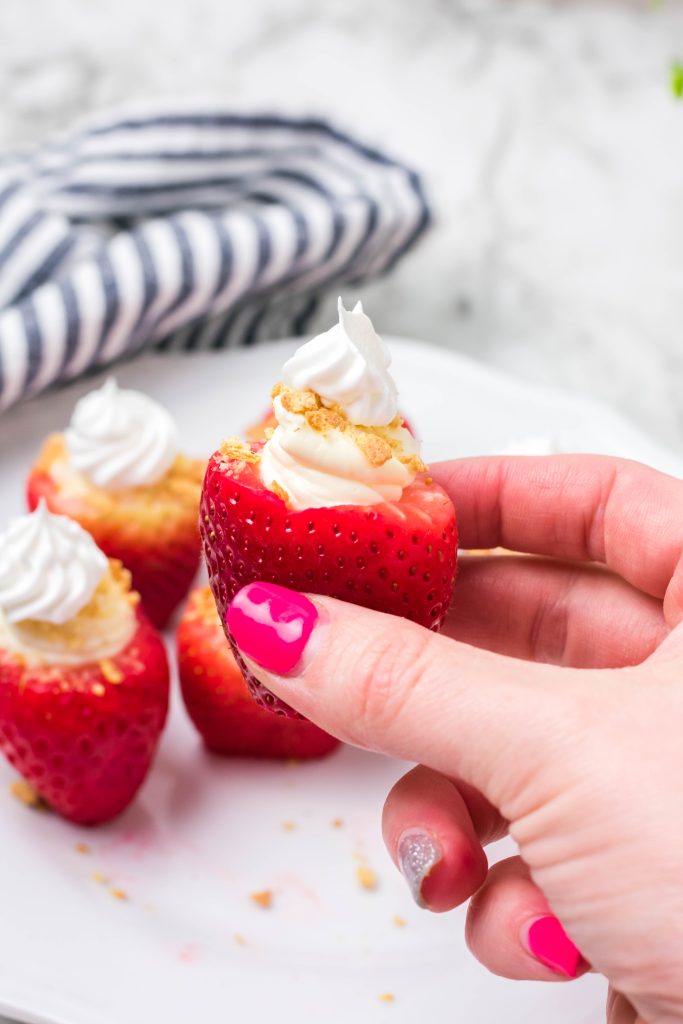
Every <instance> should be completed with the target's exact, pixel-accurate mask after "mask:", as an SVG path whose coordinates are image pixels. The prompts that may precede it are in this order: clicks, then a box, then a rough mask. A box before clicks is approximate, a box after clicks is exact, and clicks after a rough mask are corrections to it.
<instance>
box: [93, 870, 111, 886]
mask: <svg viewBox="0 0 683 1024" xmlns="http://www.w3.org/2000/svg"><path fill="white" fill-rule="evenodd" d="M90 877H91V878H92V880H93V882H97V884H98V885H106V884H107V882H108V881H109V879H108V878H107V876H106V875H105V874H104V872H102V871H93V873H92V875H91V876H90Z"/></svg>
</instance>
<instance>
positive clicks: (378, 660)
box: [352, 625, 433, 737]
mask: <svg viewBox="0 0 683 1024" xmlns="http://www.w3.org/2000/svg"><path fill="white" fill-rule="evenodd" d="M432 640H433V634H431V633H429V632H428V631H427V630H422V629H420V628H419V627H417V626H412V625H411V628H410V629H405V628H404V627H403V626H401V628H400V631H399V633H398V635H397V634H395V633H394V632H389V633H386V634H382V635H381V636H375V637H373V638H372V639H371V640H370V641H369V642H368V643H367V644H365V645H363V648H362V650H361V651H360V652H359V654H358V656H357V663H356V671H355V673H354V675H355V683H356V685H355V690H356V693H355V701H354V705H355V715H354V720H353V724H352V728H353V730H354V733H355V734H356V735H359V736H361V737H362V736H365V735H368V734H369V735H372V736H377V735H378V734H382V733H385V732H389V731H396V729H397V727H398V726H399V724H400V722H401V720H403V719H404V718H405V716H406V715H407V714H408V713H409V709H410V708H412V707H413V706H414V702H415V700H416V698H417V695H418V693H419V690H420V689H421V687H422V685H423V683H424V679H425V677H426V675H427V673H428V671H429V664H430V653H431V642H432Z"/></svg>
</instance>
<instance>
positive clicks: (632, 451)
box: [0, 340, 683, 1024]
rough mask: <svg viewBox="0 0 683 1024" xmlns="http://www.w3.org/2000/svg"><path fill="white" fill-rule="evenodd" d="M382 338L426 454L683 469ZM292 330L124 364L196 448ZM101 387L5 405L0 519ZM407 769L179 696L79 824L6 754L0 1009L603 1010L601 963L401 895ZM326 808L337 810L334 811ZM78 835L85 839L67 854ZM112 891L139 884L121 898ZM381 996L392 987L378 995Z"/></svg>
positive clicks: (485, 375)
mask: <svg viewBox="0 0 683 1024" xmlns="http://www.w3.org/2000/svg"><path fill="white" fill-rule="evenodd" d="M391 344H392V349H393V352H394V366H395V373H396V378H397V380H398V383H399V387H400V389H401V393H402V407H403V408H404V409H405V411H406V412H407V413H408V414H409V416H410V418H411V420H412V421H413V423H414V424H415V425H416V427H417V429H418V431H419V433H420V434H421V435H422V436H423V437H424V438H425V453H426V456H427V457H428V458H432V459H435V458H442V457H447V456H449V455H467V454H474V453H480V452H489V451H493V450H495V449H496V448H499V447H501V446H503V445H505V444H506V443H508V442H510V441H511V440H513V439H520V438H524V437H525V436H527V435H548V434H550V435H554V436H556V437H558V438H559V439H560V440H561V443H562V445H563V446H564V447H565V448H569V449H574V450H583V451H602V452H609V453H614V454H622V455H630V456H632V457H635V458H638V459H641V460H643V461H646V462H650V463H652V464H654V465H657V466H659V467H661V468H663V469H666V470H668V471H669V472H674V473H676V474H679V475H683V465H682V464H681V462H680V461H679V460H677V459H676V458H675V457H674V456H673V455H670V454H669V453H667V452H665V451H663V450H662V449H660V448H659V447H657V446H656V445H654V444H652V443H651V442H649V441H648V440H647V439H646V438H645V437H643V436H642V435H641V434H640V433H639V432H638V431H637V430H636V429H635V428H633V427H632V426H630V425H629V424H628V423H626V422H625V421H624V420H623V419H621V417H619V416H618V415H616V414H615V413H613V412H610V411H609V410H607V409H604V408H601V407H599V406H597V405H595V404H593V403H592V402H588V401H583V400H580V399H577V398H574V397H566V396H563V395H559V394H549V393H548V392H547V391H539V390H536V389H533V388H531V387H529V386H527V385H524V384H521V383H519V382H517V381H515V380H512V379H509V378H506V377H503V376H501V375H499V374H495V373H492V372H490V371H489V370H487V369H485V368H483V367H482V366H480V365H478V364H475V363H473V362H470V361H468V360H465V359H463V358H460V357H456V356H454V355H451V354H449V353H446V352H444V351H442V350H437V349H433V348H430V347H428V346H425V345H423V344H418V343H416V342H409V341H398V340H397V341H395V342H392V343H391ZM290 345H291V343H289V342H282V343H278V344H277V345H269V346H262V347H259V348H257V349H255V350H253V351H235V352H227V353H221V354H217V355H208V354H207V355H204V354H195V355H192V356H173V355H168V356H164V357H154V356H152V357H145V358H143V359H140V360H138V361H136V362H134V363H131V364H129V365H126V366H124V367H121V368H120V369H119V370H118V372H117V376H118V378H119V380H120V381H121V383H122V384H124V385H130V386H135V387H140V388H142V389H143V390H145V391H148V392H149V393H150V394H152V395H154V396H156V397H157V398H159V399H160V400H161V401H162V402H164V403H165V404H166V405H167V406H168V407H169V408H170V409H171V410H172V411H173V413H174V415H175V416H176V418H177V421H178V424H179V426H180V429H181V434H182V437H183V440H184V446H185V448H186V450H187V451H188V452H191V453H194V454H198V455H199V454H208V453H209V452H210V451H211V450H212V449H213V448H214V447H215V446H216V445H217V442H218V441H219V440H220V439H221V438H222V437H224V436H226V435H228V434H230V433H236V432H239V431H240V430H241V429H242V428H243V427H244V426H245V425H246V424H248V423H249V422H251V421H253V420H254V419H255V418H257V417H258V416H259V415H260V413H261V412H262V411H263V410H264V409H265V408H266V406H267V401H268V392H269V388H270V385H271V383H272V382H273V381H274V380H276V379H277V376H278V371H279V368H280V366H281V364H282V361H283V358H284V356H285V354H286V353H287V351H288V347H289V346H290ZM93 383H94V382H93V381H92V380H90V381H88V382H87V383H82V382H81V383H79V384H77V385H75V386H73V387H71V388H69V389H68V390H65V391H61V392H59V393H55V394H52V395H50V396H48V397H46V398H43V399H42V400H40V401H39V402H35V403H31V404H28V405H25V406H24V407H22V408H20V409H18V410H15V411H14V412H12V413H10V414H8V415H7V416H5V417H3V418H2V419H1V420H0V453H1V454H0V469H1V478H2V488H1V489H0V524H1V523H4V522H5V521H6V519H7V518H8V517H9V516H10V515H12V514H15V513H18V512H21V511H22V510H23V506H22V500H23V499H22V488H23V482H24V476H25V472H26V468H27V467H28V465H29V463H30V461H31V459H32V457H33V456H34V454H35V452H36V449H37V447H38V444H39V442H40V440H41V438H42V437H43V435H44V434H45V433H47V432H48V431H49V430H52V429H55V428H60V427H62V426H63V425H64V424H65V422H66V420H67V419H68V416H69V412H70V409H71V407H72V405H73V402H74V400H75V399H76V398H77V397H78V396H79V395H80V394H82V393H83V392H84V391H86V390H88V389H89V388H90V387H92V386H93ZM404 768H405V766H404V765H401V764H399V763H397V762H393V761H389V760H386V759H384V758H381V757H375V756H372V755H369V754H364V753H361V752H359V751H355V750H351V749H345V750H344V751H342V752H340V753H339V754H337V755H335V756H333V757H332V758H331V759H330V760H327V761H325V762H322V763H320V764H312V765H307V766H297V767H287V766H284V765H268V764H258V763H253V762H245V761H229V760H220V759H217V758H212V757H209V756H207V755H205V754H204V752H203V751H202V749H201V747H200V745H199V742H198V740H197V738H196V736H195V734H194V733H193V731H192V729H191V727H190V726H189V724H188V722H187V720H186V718H185V716H184V714H183V712H182V709H181V708H180V707H179V702H178V700H177V699H176V700H175V707H174V712H173V715H172V721H171V724H170V728H169V729H168V731H167V733H166V734H165V736H164V739H163V743H162V747H161V750H160V753H159V757H158V760H157V762H156V764H155V766H154V770H153V772H152V774H151V777H150V779H149V781H148V783H147V784H146V785H145V787H144V789H143V791H142V793H141V794H140V797H139V798H138V800H137V801H136V803H135V805H134V806H133V807H132V808H131V809H130V810H129V811H128V812H127V813H126V814H125V815H124V816H123V817H122V818H121V819H120V820H119V821H117V822H115V823H114V824H112V825H110V826H107V827H104V828H100V829H96V830H84V829H77V828H74V827H72V826H69V825H67V824H65V823H64V822H62V821H61V820H59V819H58V818H57V817H55V816H52V815H46V814H39V813H33V812H30V811H28V810H27V809H26V808H25V807H23V806H21V805H20V804H19V803H17V802H16V801H15V800H13V799H11V798H10V797H9V795H8V788H9V785H10V782H11V780H12V778H13V773H12V771H11V770H10V768H9V767H7V766H5V764H4V763H3V764H2V765H0V830H1V834H2V857H1V860H0V863H1V864H2V871H1V872H0V908H1V918H0V920H1V922H2V923H1V926H0V1012H5V1013H7V1014H9V1015H12V1016H14V1017H15V1018H17V1019H20V1020H21V1021H28V1022H40V1024H151V1022H153V1024H157V1022H158V1024H181V1022H183V1024H184V1022H187V1021H190V1020H205V1021H207V1022H210V1024H213V1022H222V1021H225V1022H227V1021H240V1022H245V1024H260V1022H266V1021H270V1020H272V1019H277V1020H278V1021H279V1022H280V1024H301V1022H305V1021H310V1020H313V1019H320V1018H323V1019H325V1020H326V1021H328V1022H344V1024H348V1022H349V1021H350V1020H355V1021H359V1022H372V1021H376V1020H377V1021H384V1020H389V1019H391V1020H392V1021H395V1022H401V1024H415V1021H417V1020H421V1019H422V1020H443V1021H453V1020H459V1021H473V1020H487V1021H494V1020H495V1021H499V1020H501V1021H502V1020H504V1021H507V1022H509V1024H517V1022H519V1024H522V1022H528V1021H531V1020H533V1021H541V1020H548V1021H549V1020H552V1021H553V1022H554V1024H565V1022H566V1024H569V1022H571V1024H581V1022H585V1024H588V1022H589V1021H590V1022H594V1021H595V1020H598V1019H600V1016H601V1008H602V1006H603V1001H604V984H603V982H602V981H601V980H600V979H599V978H596V977H586V978H584V979H582V980H581V981H578V982H576V983H575V984H573V985H541V984H532V983H517V982H514V983H513V982H508V981H504V980H502V979H500V978H494V977H492V976H491V975H489V974H488V973H487V972H486V971H485V970H484V969H483V968H482V967H480V966H479V965H478V964H477V963H476V962H475V961H474V960H473V959H472V958H471V957H470V956H469V954H468V953H467V951H466V949H465V946H464V942H463V937H462V933H463V912H462V911H456V912H454V913H452V914H447V915H442V916H435V915H430V914H426V913H424V912H421V911H419V910H418V909H417V908H415V907H414V906H413V904H412V902H411V901H410V899H409V897H408V894H407V892H406V889H405V886H404V884H403V882H402V881H401V879H400V878H399V876H398V874H397V873H396V871H395V870H394V868H393V866H392V865H391V864H390V862H389V858H388V856H387V854H386V852H385V851H384V848H383V845H382V842H381V839H380V834H379V815H380V808H381V804H382V800H383V798H384V796H385V794H386V792H387V790H388V789H389V787H390V786H391V784H392V783H393V782H394V780H395V779H396V778H397V777H398V776H399V775H400V774H401V773H402V771H403V770H404ZM335 818H341V819H342V820H343V822H344V824H343V827H341V828H333V827H332V825H331V822H332V820H333V819H335ZM283 822H294V823H295V824H296V828H295V829H294V830H293V831H285V830H284V829H283V828H282V824H283ZM79 842H86V843H88V844H89V845H90V847H91V852H90V853H89V854H79V853H78V852H77V851H76V849H75V847H76V844H77V843H79ZM505 849H508V848H507V847H505ZM357 855H362V856H363V857H365V858H366V860H367V863H368V864H369V865H370V866H371V867H372V868H373V869H374V870H375V871H376V872H377V874H378V877H379V880H380V885H379V889H378V890H377V891H376V892H367V891H364V890H362V889H361V888H360V887H359V886H358V883H357V881H356V877H355V870H356V866H357V860H356V859H355V856H357ZM95 872H101V873H103V874H104V875H105V876H106V877H107V878H108V879H109V880H110V881H109V884H108V885H103V884H101V883H97V882H96V881H94V880H93V878H92V875H93V873H95ZM111 887H116V888H120V889H122V890H124V891H125V892H126V893H127V894H128V897H129V899H128V900H127V901H126V902H121V901H118V900H117V899H115V898H114V897H113V895H112V894H111V891H110V889H111ZM261 889H272V890H273V892H274V904H273V907H272V909H270V910H261V909H259V908H258V907H256V906H255V905H254V904H253V903H252V902H251V901H250V899H249V894H250V893H252V892H254V891H256V890H261ZM395 915H400V917H402V918H404V919H405V921H406V926H405V927H403V928H398V927H396V925H395V923H393V920H392V919H393V918H394V916H395ZM236 936H242V937H243V939H244V944H239V942H238V940H236ZM384 993H392V994H393V995H394V997H395V1000H394V1002H393V1003H391V1004H388V1003H384V1002H382V1001H380V999H379V997H380V996H381V995H382V994H384Z"/></svg>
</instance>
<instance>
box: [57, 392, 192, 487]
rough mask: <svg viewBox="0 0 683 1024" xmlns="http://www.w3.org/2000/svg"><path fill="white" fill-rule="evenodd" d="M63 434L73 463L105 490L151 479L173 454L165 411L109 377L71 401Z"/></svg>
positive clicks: (160, 474) (173, 440)
mask: <svg viewBox="0 0 683 1024" xmlns="http://www.w3.org/2000/svg"><path fill="white" fill-rule="evenodd" d="M64 437H65V440H66V446H67V449H68V452H69V459H70V462H71V464H72V466H73V467H74V468H75V469H77V470H78V471H79V472H81V473H82V474H83V475H84V476H85V477H86V478H87V479H88V480H89V481H90V483H92V484H94V485H95V486H96V487H101V488H103V489H104V490H111V491H118V490H122V489H124V488H127V487H145V486H149V485H151V484H154V483H156V482H157V480H160V479H161V477H163V476H164V475H165V474H166V473H167V472H168V470H169V469H170V467H171V465H172V463H173V461H174V459H175V457H176V455H177V454H178V440H177V433H176V428H175V424H174V423H173V420H172V419H171V417H170V416H169V414H168V413H167V412H166V410H165V409H164V408H163V407H162V406H161V405H159V404H158V402H155V401H153V400H152V399H151V398H149V397H148V396H147V395H143V394H142V393H141V392H139V391H127V390H122V389H120V388H119V387H118V386H117V384H116V381H115V380H114V379H113V378H110V379H109V380H108V381H107V382H106V384H104V386H103V387H101V388H99V389H98V390H97V391H91V392H90V394H88V395H86V396H85V397H84V398H81V399H80V401H79V402H77V403H76V407H75V409H74V411H73V415H72V417H71V423H70V424H69V426H68V428H67V430H66V431H65V434H64Z"/></svg>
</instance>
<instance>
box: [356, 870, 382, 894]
mask: <svg viewBox="0 0 683 1024" xmlns="http://www.w3.org/2000/svg"><path fill="white" fill-rule="evenodd" d="M356 879H357V881H358V884H359V885H360V887H361V889H367V890H368V892H372V891H373V890H374V889H376V888H377V885H378V883H379V880H378V878H377V874H376V872H375V871H373V870H372V868H371V867H369V866H368V865H367V864H359V865H358V867H357V868H356Z"/></svg>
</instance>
